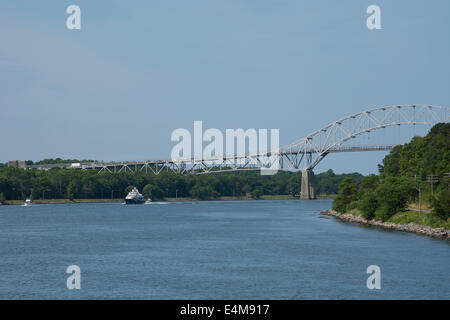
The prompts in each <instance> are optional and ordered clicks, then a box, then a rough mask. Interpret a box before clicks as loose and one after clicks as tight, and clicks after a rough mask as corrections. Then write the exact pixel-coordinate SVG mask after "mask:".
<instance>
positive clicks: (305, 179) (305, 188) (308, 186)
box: [300, 169, 316, 200]
mask: <svg viewBox="0 0 450 320" xmlns="http://www.w3.org/2000/svg"><path fill="white" fill-rule="evenodd" d="M313 181H314V172H313V171H312V169H306V170H303V172H302V184H301V190H300V200H313V199H316V195H315V194H314V186H313Z"/></svg>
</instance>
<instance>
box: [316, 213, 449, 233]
mask: <svg viewBox="0 0 450 320" xmlns="http://www.w3.org/2000/svg"><path fill="white" fill-rule="evenodd" d="M321 214H323V215H327V216H332V217H335V218H337V219H339V220H342V221H346V222H355V223H360V224H364V225H368V226H373V227H379V228H384V229H390V230H395V231H402V232H411V233H416V234H419V235H424V236H428V237H433V238H440V239H444V240H450V230H447V229H444V228H431V227H428V226H422V225H417V224H415V223H408V224H397V223H393V222H381V221H375V220H366V219H364V218H363V217H359V216H354V215H353V214H351V213H339V212H337V211H335V210H333V209H330V210H326V211H322V212H321Z"/></svg>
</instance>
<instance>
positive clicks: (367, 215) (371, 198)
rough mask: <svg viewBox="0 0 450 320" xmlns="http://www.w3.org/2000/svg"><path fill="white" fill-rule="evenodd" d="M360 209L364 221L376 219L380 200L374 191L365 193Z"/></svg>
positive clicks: (359, 205)
mask: <svg viewBox="0 0 450 320" xmlns="http://www.w3.org/2000/svg"><path fill="white" fill-rule="evenodd" d="M358 209H359V211H361V215H362V216H363V218H364V219H367V220H372V219H373V218H375V211H376V210H377V209H378V200H377V198H376V196H375V192H374V191H373V190H370V191H367V192H364V193H363V195H362V197H361V198H360V201H359V204H358Z"/></svg>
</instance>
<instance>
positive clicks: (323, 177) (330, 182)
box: [298, 169, 364, 195]
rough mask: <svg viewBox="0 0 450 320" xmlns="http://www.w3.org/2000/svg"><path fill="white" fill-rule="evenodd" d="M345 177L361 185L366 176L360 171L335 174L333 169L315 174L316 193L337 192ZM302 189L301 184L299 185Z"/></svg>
mask: <svg viewBox="0 0 450 320" xmlns="http://www.w3.org/2000/svg"><path fill="white" fill-rule="evenodd" d="M345 178H352V179H353V181H355V183H356V184H357V185H360V184H361V182H362V181H363V178H364V176H363V175H361V174H360V173H348V174H335V173H334V172H333V170H331V169H330V170H328V171H326V172H323V173H319V174H316V175H315V176H314V184H315V192H316V194H318V195H320V194H324V195H330V194H337V193H338V191H339V184H340V183H341V182H342V181H343V180H344V179H345ZM298 190H300V186H299V187H298Z"/></svg>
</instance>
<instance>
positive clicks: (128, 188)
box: [125, 185, 134, 194]
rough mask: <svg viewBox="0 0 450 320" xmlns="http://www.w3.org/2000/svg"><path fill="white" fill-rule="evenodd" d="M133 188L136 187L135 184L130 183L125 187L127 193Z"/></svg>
mask: <svg viewBox="0 0 450 320" xmlns="http://www.w3.org/2000/svg"><path fill="white" fill-rule="evenodd" d="M133 189H134V186H132V185H129V186H128V187H126V188H125V194H128V193H129V192H130V191H131V190H133Z"/></svg>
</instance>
